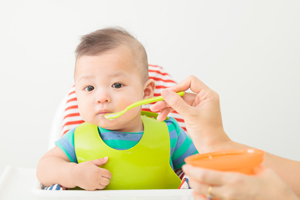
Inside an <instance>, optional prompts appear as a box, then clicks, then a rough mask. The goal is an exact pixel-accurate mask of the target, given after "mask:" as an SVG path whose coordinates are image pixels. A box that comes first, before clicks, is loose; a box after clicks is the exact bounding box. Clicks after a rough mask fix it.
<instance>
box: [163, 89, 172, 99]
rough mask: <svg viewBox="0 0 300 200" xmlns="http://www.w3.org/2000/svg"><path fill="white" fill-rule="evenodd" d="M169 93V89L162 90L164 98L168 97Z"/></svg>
mask: <svg viewBox="0 0 300 200" xmlns="http://www.w3.org/2000/svg"><path fill="white" fill-rule="evenodd" d="M169 94H170V92H169V91H168V90H163V91H162V92H161V96H162V97H163V98H167V97H168V96H169Z"/></svg>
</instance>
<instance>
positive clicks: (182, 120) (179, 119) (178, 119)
mask: <svg viewBox="0 0 300 200" xmlns="http://www.w3.org/2000/svg"><path fill="white" fill-rule="evenodd" d="M174 119H176V121H178V122H183V123H184V119H181V118H175V117H174Z"/></svg>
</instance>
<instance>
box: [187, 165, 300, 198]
mask: <svg viewBox="0 0 300 200" xmlns="http://www.w3.org/2000/svg"><path fill="white" fill-rule="evenodd" d="M183 171H184V172H185V173H186V175H188V176H189V184H190V186H191V187H192V188H193V189H194V191H193V196H194V199H195V200H206V197H205V195H207V194H208V188H209V186H212V190H211V194H212V195H213V196H214V197H216V198H218V199H222V200H248V199H249V200H250V199H251V200H269V199H270V200H277V199H278V200H282V199H285V200H299V198H298V197H297V196H296V195H295V194H294V193H293V191H292V189H291V188H290V187H289V186H288V185H287V184H286V183H284V182H283V181H282V180H281V179H280V178H279V177H278V175H277V174H276V173H275V172H274V171H273V170H271V169H265V168H259V169H258V170H257V174H256V175H245V174H241V173H235V172H221V171H214V170H208V169H203V168H199V167H193V166H192V165H184V166H183Z"/></svg>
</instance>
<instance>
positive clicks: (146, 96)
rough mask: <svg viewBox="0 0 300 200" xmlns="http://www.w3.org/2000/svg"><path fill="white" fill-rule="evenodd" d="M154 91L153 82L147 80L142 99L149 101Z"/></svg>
mask: <svg viewBox="0 0 300 200" xmlns="http://www.w3.org/2000/svg"><path fill="white" fill-rule="evenodd" d="M154 89H155V82H154V80H152V79H149V80H147V81H146V83H145V84H144V97H143V98H144V99H149V98H151V97H153V94H154Z"/></svg>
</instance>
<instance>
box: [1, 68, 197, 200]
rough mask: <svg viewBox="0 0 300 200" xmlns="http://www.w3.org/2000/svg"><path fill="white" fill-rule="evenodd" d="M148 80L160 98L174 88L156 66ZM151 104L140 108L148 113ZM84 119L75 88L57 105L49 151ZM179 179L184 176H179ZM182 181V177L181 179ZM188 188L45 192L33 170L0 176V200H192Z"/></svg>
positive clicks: (10, 170)
mask: <svg viewBox="0 0 300 200" xmlns="http://www.w3.org/2000/svg"><path fill="white" fill-rule="evenodd" d="M149 78H152V79H153V80H154V81H155V83H156V88H155V91H154V96H159V95H160V92H161V90H162V89H164V88H167V87H170V86H172V85H175V84H176V82H175V81H173V80H172V78H171V77H170V76H169V74H168V73H166V72H165V71H164V70H163V68H161V67H159V66H156V65H149ZM149 107H150V105H145V106H143V107H142V109H143V110H145V111H149ZM170 116H172V117H174V118H175V119H176V120H177V121H178V123H179V125H180V126H181V127H182V128H183V129H184V130H186V128H185V124H184V120H183V118H182V117H181V116H180V115H179V114H177V113H176V112H173V113H171V114H170ZM82 122H83V120H82V118H81V117H80V115H79V112H78V108H77V99H76V94H75V88H74V86H73V87H72V88H71V90H70V91H69V93H68V94H67V95H66V96H65V97H64V98H63V100H62V101H61V103H60V104H59V106H58V108H57V111H56V113H55V116H54V120H53V122H52V126H51V131H50V137H49V145H48V149H51V148H52V147H54V142H55V141H56V140H58V139H59V138H60V137H61V136H62V135H64V134H65V133H66V132H67V131H68V130H70V129H72V128H73V127H76V126H77V125H79V124H80V123H82ZM181 176H183V175H182V174H181ZM181 178H182V177H181ZM191 192H192V190H191V189H181V190H180V189H163V190H99V191H83V190H60V191H54V190H52V191H46V190H43V188H42V185H41V184H40V183H39V181H38V180H37V178H36V175H35V169H24V168H17V167H12V166H8V167H7V168H6V169H5V171H4V172H3V174H2V176H1V177H0V200H2V199H5V200H7V199H62V200H64V199H84V200H86V199H111V200H119V199H120V200H121V199H122V200H133V199H136V200H150V199H151V200H152V199H157V200H165V199H172V200H190V199H193V198H192V195H191Z"/></svg>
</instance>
